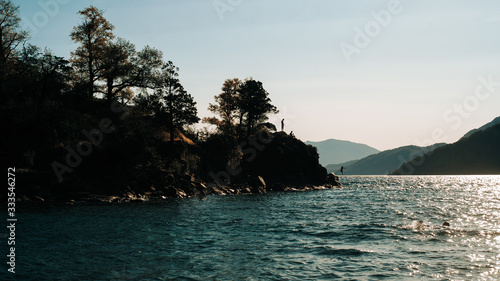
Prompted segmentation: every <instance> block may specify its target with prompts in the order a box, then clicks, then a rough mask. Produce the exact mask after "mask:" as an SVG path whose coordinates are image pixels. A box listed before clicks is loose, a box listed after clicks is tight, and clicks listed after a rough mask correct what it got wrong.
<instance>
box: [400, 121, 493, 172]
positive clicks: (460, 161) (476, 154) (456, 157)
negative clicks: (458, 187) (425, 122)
mask: <svg viewBox="0 0 500 281" xmlns="http://www.w3.org/2000/svg"><path fill="white" fill-rule="evenodd" d="M394 174H396V175H408V174H412V175H474V174H500V124H499V125H494V126H492V127H490V128H488V129H485V130H478V131H476V133H473V134H472V135H470V136H468V137H466V138H462V139H460V140H459V141H458V142H456V143H453V144H449V145H446V146H443V147H440V148H437V149H436V150H434V151H433V153H432V154H430V155H429V154H427V155H425V156H423V157H420V158H418V157H417V158H415V159H413V160H412V161H410V162H407V163H404V164H403V165H402V166H401V167H400V168H399V169H398V170H397V171H396V172H394Z"/></svg>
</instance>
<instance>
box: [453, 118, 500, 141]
mask: <svg viewBox="0 0 500 281" xmlns="http://www.w3.org/2000/svg"><path fill="white" fill-rule="evenodd" d="M498 124H500V117H497V118H495V119H493V121H491V122H490V123H488V124H486V125H484V126H482V127H480V128H477V129H473V130H470V131H469V132H467V134H465V135H464V136H463V137H462V139H464V138H468V137H470V136H471V135H472V134H474V133H477V132H479V131H484V130H486V129H488V128H490V127H493V126H495V125H498Z"/></svg>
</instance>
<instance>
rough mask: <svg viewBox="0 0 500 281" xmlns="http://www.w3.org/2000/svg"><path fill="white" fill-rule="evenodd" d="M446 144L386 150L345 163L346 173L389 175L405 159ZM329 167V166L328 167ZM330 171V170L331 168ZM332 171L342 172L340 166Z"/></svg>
mask: <svg viewBox="0 0 500 281" xmlns="http://www.w3.org/2000/svg"><path fill="white" fill-rule="evenodd" d="M443 145H445V144H434V145H431V146H427V147H419V146H415V145H410V146H403V147H399V148H395V149H391V150H386V151H383V152H380V153H377V154H374V155H370V156H367V157H365V158H363V159H361V160H359V161H355V162H354V163H344V165H343V166H344V174H345V175H388V174H389V173H392V172H393V171H395V170H396V169H397V168H399V167H400V166H401V164H403V163H404V162H405V161H408V160H409V159H413V158H414V157H416V156H418V155H423V154H425V153H427V152H429V151H431V150H434V149H436V148H438V147H441V146H443ZM328 168H329V167H327V169H328ZM329 172H330V170H329ZM331 172H335V173H336V174H340V167H338V168H337V169H336V170H333V171H331Z"/></svg>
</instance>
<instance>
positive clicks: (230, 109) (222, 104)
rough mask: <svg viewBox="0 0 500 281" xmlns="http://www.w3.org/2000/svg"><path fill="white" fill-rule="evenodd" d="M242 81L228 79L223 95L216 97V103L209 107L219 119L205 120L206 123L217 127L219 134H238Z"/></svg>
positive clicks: (210, 118) (224, 85)
mask: <svg viewBox="0 0 500 281" xmlns="http://www.w3.org/2000/svg"><path fill="white" fill-rule="evenodd" d="M240 87H241V80H240V79H238V78H233V79H227V80H226V81H224V84H223V85H222V93H220V94H219V95H217V96H215V97H214V99H215V103H213V104H212V103H211V104H209V106H208V110H209V111H211V112H213V113H215V114H217V115H218V116H219V118H220V119H217V117H209V118H205V119H204V122H206V123H209V124H212V125H215V126H217V129H218V130H219V132H221V133H223V134H226V135H227V134H234V135H235V134H236V127H237V126H238V125H239V123H238V122H239V121H241V120H240V119H239V117H240V110H239V106H238V105H239V100H240V95H239V90H240Z"/></svg>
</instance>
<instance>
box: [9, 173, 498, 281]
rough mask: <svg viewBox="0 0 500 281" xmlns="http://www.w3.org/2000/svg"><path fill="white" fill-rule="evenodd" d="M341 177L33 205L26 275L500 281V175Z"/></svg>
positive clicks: (23, 226) (24, 240)
mask: <svg viewBox="0 0 500 281" xmlns="http://www.w3.org/2000/svg"><path fill="white" fill-rule="evenodd" d="M341 182H342V183H343V185H344V188H343V189H337V190H325V191H311V192H297V193H268V194H264V195H245V196H210V197H208V198H206V199H205V200H203V201H200V200H199V199H197V198H193V199H183V200H169V201H164V202H147V203H111V204H75V205H69V206H33V205H21V206H18V220H19V221H18V229H17V233H16V235H17V236H16V239H17V249H16V251H17V265H16V272H17V273H16V279H17V280H335V279H338V280H377V279H383V280H415V279H417V280H450V279H451V280H499V279H500V177H499V176H446V177H435V176H433V177H354V176H346V177H341ZM419 221H422V222H419ZM444 221H447V222H449V223H450V226H449V227H443V226H441V225H442V224H443V222H444ZM2 240H4V241H5V239H2ZM3 244H6V243H3ZM2 246H4V245H2ZM2 249H4V248H2ZM5 272H6V268H4V272H3V273H2V276H9V275H4V273H5ZM6 280H8V279H6Z"/></svg>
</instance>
